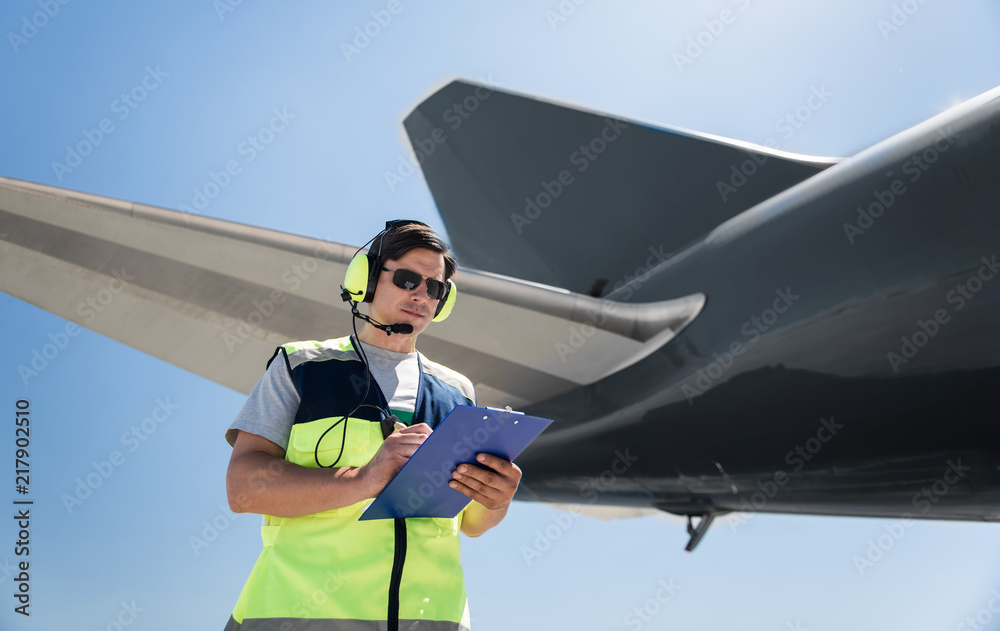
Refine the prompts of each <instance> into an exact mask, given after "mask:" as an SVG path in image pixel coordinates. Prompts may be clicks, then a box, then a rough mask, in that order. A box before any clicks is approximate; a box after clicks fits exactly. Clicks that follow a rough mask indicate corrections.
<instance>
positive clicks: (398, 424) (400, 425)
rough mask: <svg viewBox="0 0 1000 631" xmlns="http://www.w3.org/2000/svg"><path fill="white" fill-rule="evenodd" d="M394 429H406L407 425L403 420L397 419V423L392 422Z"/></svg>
mask: <svg viewBox="0 0 1000 631" xmlns="http://www.w3.org/2000/svg"><path fill="white" fill-rule="evenodd" d="M392 429H394V430H396V429H406V425H403V422H402V421H396V422H395V423H393V424H392Z"/></svg>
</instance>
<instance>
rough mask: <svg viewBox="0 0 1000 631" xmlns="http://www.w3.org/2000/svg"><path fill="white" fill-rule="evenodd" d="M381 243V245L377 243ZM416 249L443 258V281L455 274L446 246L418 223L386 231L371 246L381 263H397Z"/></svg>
mask: <svg viewBox="0 0 1000 631" xmlns="http://www.w3.org/2000/svg"><path fill="white" fill-rule="evenodd" d="M379 241H381V243H379ZM416 248H423V249H425V250H430V251H432V252H437V253H438V254H440V255H442V256H443V257H444V280H448V279H449V278H451V277H452V276H453V275H454V274H455V270H456V269H457V268H458V263H457V262H456V261H455V255H453V254H452V253H451V250H449V249H448V244H447V243H445V242H444V239H442V238H441V237H439V236H438V234H437V233H436V232H434V230H432V229H431V228H430V226H427V225H425V224H422V223H419V222H411V223H405V224H403V225H401V226H399V227H396V228H393V229H392V230H390V231H388V232H387V233H385V234H384V235H382V236H381V237H379V239H378V240H376V241H375V243H373V244H372V247H371V250H370V251H371V252H373V253H375V254H378V257H379V260H380V262H381V263H384V262H386V261H397V260H399V259H400V258H401V257H402V256H403V255H404V254H406V253H407V252H409V251H410V250H413V249H416Z"/></svg>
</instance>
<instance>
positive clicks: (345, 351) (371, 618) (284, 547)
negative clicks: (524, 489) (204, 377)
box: [226, 221, 521, 631]
mask: <svg viewBox="0 0 1000 631" xmlns="http://www.w3.org/2000/svg"><path fill="white" fill-rule="evenodd" d="M360 256H361V257H365V256H366V255H360ZM356 260H357V259H356ZM361 263H362V264H363V266H364V267H365V268H366V269H370V274H369V275H368V285H367V288H366V289H367V290H368V291H361V290H355V289H353V288H352V287H349V286H348V285H350V284H351V283H350V282H349V281H350V279H349V281H348V282H345V286H348V287H347V288H346V291H351V292H353V293H354V295H353V296H352V297H354V298H355V299H356V300H366V301H370V302H371V304H370V308H369V313H368V315H367V316H364V315H360V314H358V315H359V317H361V318H363V319H365V320H366V321H368V322H370V323H372V324H369V325H364V326H363V328H362V329H361V331H360V332H359V333H358V335H357V337H355V336H350V337H344V338H340V339H333V340H327V341H325V342H298V343H294V344H286V345H284V346H282V347H279V348H278V350H277V351H276V352H275V355H274V357H272V359H271V361H270V362H269V364H268V368H267V371H266V373H265V375H264V377H262V378H261V380H260V382H259V383H258V384H257V386H256V387H255V388H254V390H253V392H252V393H251V394H250V397H249V398H248V399H247V402H246V404H245V405H244V406H243V409H242V410H240V412H239V414H238V415H237V417H236V420H235V421H234V422H233V424H232V426H231V427H230V428H229V430H228V431H227V432H226V439H227V440H228V441H229V442H230V444H231V445H232V446H233V453H232V457H231V459H230V461H229V469H228V471H227V474H226V489H227V493H228V497H229V504H230V507H231V508H232V510H234V511H235V512H251V513H260V514H262V515H263V516H264V525H263V527H262V529H261V534H262V538H263V540H264V549H263V551H262V552H261V555H260V557H259V558H258V560H257V563H256V565H255V566H254V568H253V571H252V572H251V575H250V578H249V579H248V580H247V582H246V585H245V586H244V588H243V592H242V594H241V595H240V598H239V601H238V602H237V604H236V607H235V609H234V611H233V616H232V618H231V619H230V620H229V624H228V625H227V626H226V630H227V631H235V630H240V631H256V630H265V629H266V630H268V631H271V630H274V631H278V630H280V631H294V630H296V629H309V630H310V631H313V630H316V631H318V630H320V629H323V630H325V629H385V628H387V627H386V625H388V628H389V630H390V631H393V629H395V628H399V627H400V626H401V627H402V628H404V629H411V628H415V629H434V630H437V629H463V628H468V627H469V613H468V605H467V602H466V598H465V587H464V579H463V575H462V569H461V565H460V561H459V554H458V549H459V544H458V533H459V532H462V533H464V534H466V535H468V536H472V537H476V536H479V535H481V534H482V533H484V532H485V531H487V530H489V529H490V528H492V527H493V526H495V525H496V524H498V523H499V522H500V520H501V519H503V517H504V515H505V514H506V512H507V507H508V505H509V504H510V501H511V498H512V497H513V495H514V492H515V491H516V490H517V485H518V483H519V481H520V478H521V471H520V469H519V468H518V467H517V466H516V465H514V464H513V463H511V462H509V461H507V460H503V459H501V458H498V457H496V456H492V455H489V454H479V455H478V456H477V459H478V461H479V462H480V464H481V465H482V466H477V465H460V466H459V467H458V470H457V471H455V472H453V474H452V478H453V479H452V480H450V481H449V485H450V486H452V487H453V488H456V489H458V490H459V491H461V492H462V493H464V494H465V495H467V496H469V498H471V500H472V502H471V503H470V504H469V505H468V507H466V509H465V510H463V511H462V513H460V514H459V515H458V517H456V518H454V519H415V518H410V519H396V520H388V519H385V520H372V521H358V516H360V514H361V513H362V512H363V511H364V509H365V507H366V506H367V505H368V504H369V503H370V500H371V499H372V498H374V497H375V496H376V495H378V493H379V492H380V491H381V490H382V489H383V488H384V487H385V485H386V484H387V483H388V482H389V480H391V479H392V477H393V476H394V475H395V474H396V472H397V471H399V469H400V467H402V466H403V464H404V463H405V462H406V461H407V459H408V458H409V457H410V456H411V455H413V453H414V452H415V451H416V449H417V447H419V446H420V444H421V443H422V442H423V441H424V440H425V439H426V438H427V437H428V436H429V435H430V432H431V430H432V429H433V428H434V427H436V426H437V424H438V423H439V422H440V421H441V420H442V419H443V418H444V417H445V416H447V414H448V413H449V412H451V410H452V408H454V407H455V405H458V404H462V405H472V404H474V400H475V395H474V392H473V389H472V384H471V382H470V381H469V380H468V379H467V378H465V377H464V376H463V375H461V374H459V373H457V372H455V371H453V370H450V369H448V368H446V367H444V366H441V365H439V364H435V363H434V362H431V361H430V360H428V359H427V358H425V357H423V356H422V355H420V354H419V353H417V352H416V341H417V336H418V335H419V334H420V333H421V332H423V331H424V329H426V328H427V326H428V325H429V324H430V323H431V321H432V319H434V318H435V316H436V315H437V314H439V313H440V312H441V308H442V307H444V304H443V303H444V302H445V301H449V300H451V301H452V302H453V299H454V295H452V296H450V297H449V294H448V291H447V290H448V289H450V291H455V290H454V286H453V285H452V284H451V283H450V278H451V276H452V275H453V274H454V273H455V268H456V266H455V259H454V257H453V256H452V255H451V253H450V252H449V250H448V247H447V245H446V244H445V243H444V241H442V240H441V238H440V237H438V235H437V234H435V233H434V232H433V230H431V229H430V228H429V227H427V226H426V225H424V224H421V223H419V222H407V221H395V222H389V223H387V224H386V230H384V231H383V232H382V233H380V234H379V235H377V236H376V237H375V239H373V241H372V247H371V249H370V251H369V255H368V256H367V259H365V260H361ZM366 263H367V264H366ZM349 276H350V275H349ZM362 285H364V283H362ZM366 294H367V295H366ZM450 308H451V304H448V309H450ZM446 316H447V312H445V313H444V316H441V317H439V319H442V318H443V317H446ZM394 325H395V326H394ZM407 325H409V326H407ZM391 331H395V332H391ZM359 349H360V351H361V352H360V353H359V352H358V350H359ZM388 414H394V415H395V416H396V417H398V418H399V419H402V424H403V425H405V426H406V427H405V428H403V429H398V430H396V431H394V432H392V433H391V434H388V435H387V436H386V434H385V432H383V421H384V418H385V416H387V415H388ZM396 427H401V426H400V425H397V426H396ZM383 621H385V622H383Z"/></svg>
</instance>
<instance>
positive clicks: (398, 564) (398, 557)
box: [388, 517, 406, 631]
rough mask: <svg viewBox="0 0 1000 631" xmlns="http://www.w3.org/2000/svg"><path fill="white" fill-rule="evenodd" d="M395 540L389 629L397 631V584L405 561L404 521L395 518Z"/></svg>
mask: <svg viewBox="0 0 1000 631" xmlns="http://www.w3.org/2000/svg"><path fill="white" fill-rule="evenodd" d="M393 522H395V524H394V525H395V530H396V540H395V545H394V546H393V553H392V575H391V576H390V578H389V619H388V623H389V625H388V626H389V629H388V631H399V584H400V583H401V582H402V580H403V563H404V562H405V561H406V519H404V518H402V517H397V518H395V519H394V520H393Z"/></svg>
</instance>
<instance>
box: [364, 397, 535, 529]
mask: <svg viewBox="0 0 1000 631" xmlns="http://www.w3.org/2000/svg"><path fill="white" fill-rule="evenodd" d="M508 409H509V408H508ZM551 422H552V420H551V419H546V418H539V417H537V416H527V415H525V414H522V413H521V412H513V411H507V410H497V409H494V408H477V407H472V406H468V405H458V406H455V409H454V410H452V411H451V413H450V414H449V415H448V416H447V417H445V419H444V420H443V421H441V422H440V423H439V424H438V426H437V429H435V430H434V431H433V432H431V435H430V436H428V437H427V440H425V441H424V442H423V444H422V445H420V447H418V448H417V451H416V452H414V454H413V455H412V456H410V459H409V460H407V461H406V464H404V465H403V467H402V468H401V469H400V470H399V472H398V473H397V474H396V476H395V477H394V478H393V479H392V480H390V481H389V484H387V485H386V486H385V488H384V489H382V492H381V493H379V494H378V497H376V498H375V500H374V501H373V502H372V503H371V505H370V506H369V507H368V508H367V509H366V510H365V512H364V513H363V514H362V515H361V517H359V520H368V519H392V518H395V517H440V518H449V519H450V518H452V517H454V516H455V515H458V513H459V512H460V511H461V510H462V509H463V508H465V506H466V505H467V504H468V503H469V502H470V501H471V500H470V499H469V497H468V496H467V495H463V494H462V493H460V492H459V491H457V490H455V489H453V488H451V487H450V486H448V483H449V482H451V480H452V477H451V474H452V472H453V471H454V470H455V469H456V468H457V467H458V465H460V464H462V463H472V464H477V463H476V454H478V453H488V454H493V455H495V456H500V457H501V458H506V459H507V460H510V461H513V460H514V458H516V457H517V456H518V455H519V454H520V453H521V452H522V451H524V448H525V447H527V446H528V444H529V443H530V442H531V441H533V440H534V439H535V438H537V437H538V435H539V434H541V433H542V430H544V429H545V428H546V427H548V426H549V423H551Z"/></svg>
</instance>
